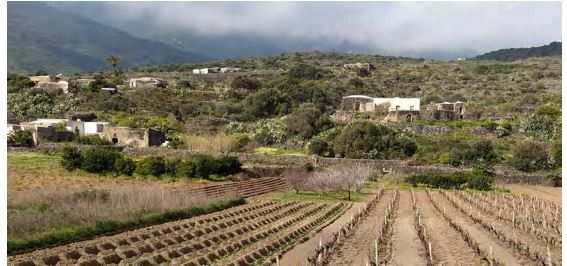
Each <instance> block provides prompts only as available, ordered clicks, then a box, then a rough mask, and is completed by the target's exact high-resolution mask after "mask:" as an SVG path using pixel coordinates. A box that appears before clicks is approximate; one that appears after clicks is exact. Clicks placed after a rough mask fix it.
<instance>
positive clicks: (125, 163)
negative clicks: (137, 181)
mask: <svg viewBox="0 0 567 266" xmlns="http://www.w3.org/2000/svg"><path fill="white" fill-rule="evenodd" d="M114 170H115V171H116V173H117V174H120V175H127V176H131V175H132V174H133V173H134V171H135V170H136V163H134V161H133V160H132V159H130V158H124V157H120V158H118V159H116V161H115V162H114Z"/></svg>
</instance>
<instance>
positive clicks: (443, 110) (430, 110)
mask: <svg viewBox="0 0 567 266" xmlns="http://www.w3.org/2000/svg"><path fill="white" fill-rule="evenodd" d="M426 113H427V117H428V118H429V119H433V120H460V119H463V118H464V115H465V103H464V102H461V101H456V102H443V103H434V104H430V105H428V106H427V108H426Z"/></svg>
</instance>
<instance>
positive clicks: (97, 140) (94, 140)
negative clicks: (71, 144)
mask: <svg viewBox="0 0 567 266" xmlns="http://www.w3.org/2000/svg"><path fill="white" fill-rule="evenodd" d="M75 142H77V143H79V144H84V145H112V142H110V141H108V140H106V139H103V138H101V137H99V136H98V135H92V136H77V137H75Z"/></svg>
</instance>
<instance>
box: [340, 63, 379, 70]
mask: <svg viewBox="0 0 567 266" xmlns="http://www.w3.org/2000/svg"><path fill="white" fill-rule="evenodd" d="M343 67H344V68H346V69H360V68H363V69H366V70H368V71H370V70H373V69H375V67H374V65H373V64H370V63H360V62H358V63H353V64H344V65H343Z"/></svg>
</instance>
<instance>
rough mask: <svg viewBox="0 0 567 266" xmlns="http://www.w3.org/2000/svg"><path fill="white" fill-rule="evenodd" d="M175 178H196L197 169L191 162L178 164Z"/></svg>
mask: <svg viewBox="0 0 567 266" xmlns="http://www.w3.org/2000/svg"><path fill="white" fill-rule="evenodd" d="M175 176H177V177H194V176H195V167H194V165H193V163H192V162H191V161H181V162H179V164H177V168H176V169H175Z"/></svg>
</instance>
